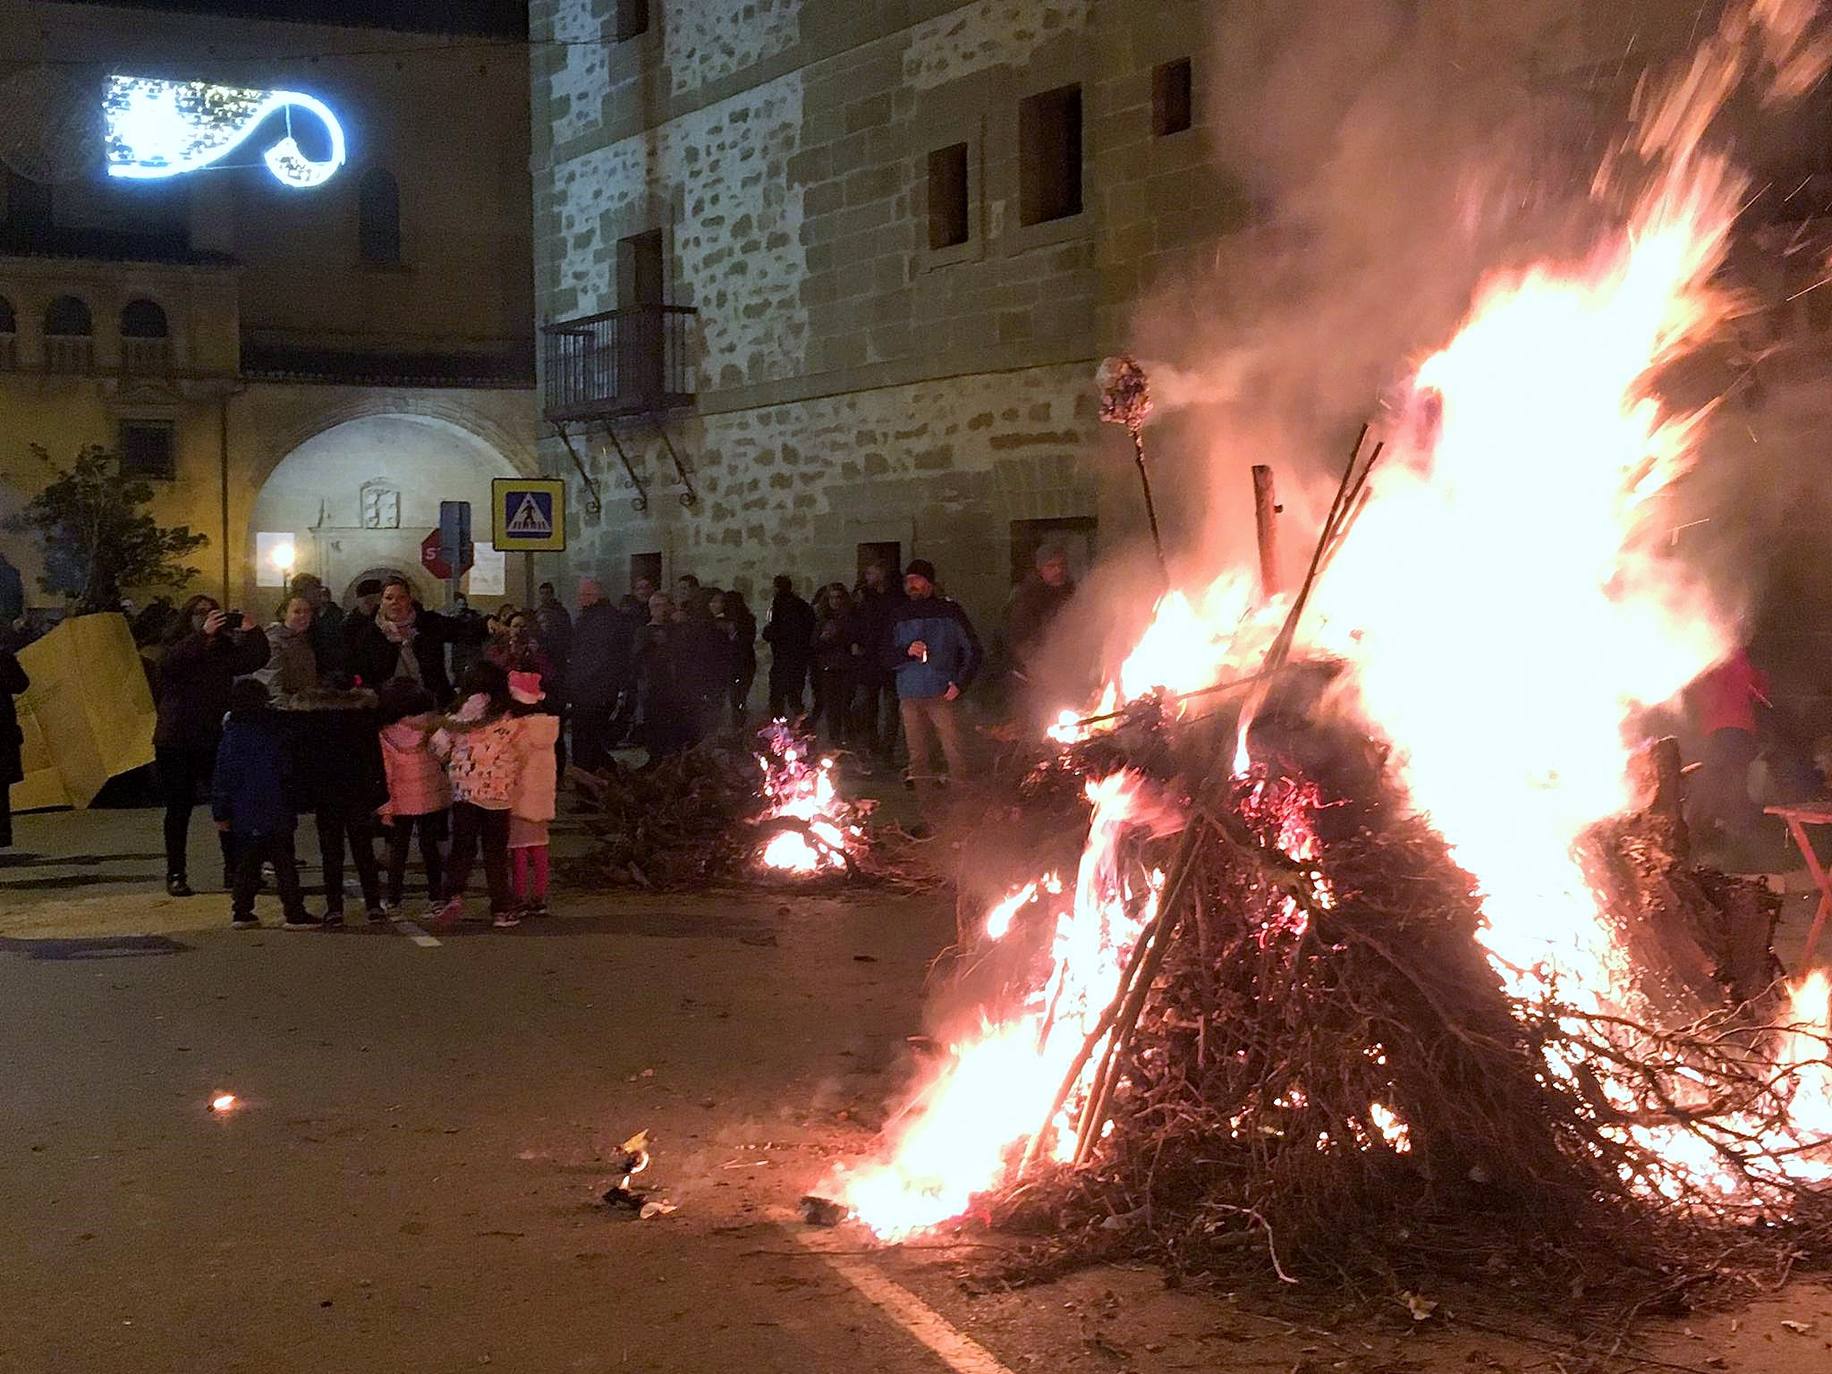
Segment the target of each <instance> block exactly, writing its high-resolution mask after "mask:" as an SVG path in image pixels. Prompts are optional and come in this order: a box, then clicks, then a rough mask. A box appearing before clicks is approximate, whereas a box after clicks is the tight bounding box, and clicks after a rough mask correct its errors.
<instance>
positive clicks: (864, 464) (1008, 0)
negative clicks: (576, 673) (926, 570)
mask: <svg viewBox="0 0 1832 1374" xmlns="http://www.w3.org/2000/svg"><path fill="white" fill-rule="evenodd" d="M614 8H615V7H614V5H613V4H612V3H611V0H535V4H534V6H533V10H534V15H533V30H532V31H533V33H534V35H535V37H536V38H537V39H538V38H541V37H545V36H549V35H555V36H559V37H562V38H565V39H567V40H569V41H572V42H577V41H578V40H580V39H584V38H603V37H606V36H608V35H609V34H610V33H612V32H613V27H612V26H613V24H614ZM1094 9H1095V5H1094V3H1093V0H975V2H974V3H969V4H960V3H954V4H949V3H939V2H938V0H916V2H915V3H891V0H758V3H755V4H747V5H744V6H742V7H740V6H733V5H729V4H721V3H717V2H716V0H674V2H673V3H666V4H655V5H652V7H651V12H652V15H653V23H652V25H651V29H650V31H649V32H648V33H645V34H643V35H640V36H638V37H635V38H632V39H629V40H627V41H625V42H623V43H616V42H609V43H606V44H605V46H603V47H577V46H568V47H565V48H561V49H558V50H554V49H548V48H544V47H542V46H539V45H537V47H536V50H535V55H534V59H533V60H534V71H533V87H534V100H535V191H534V194H535V243H536V283H537V305H536V308H537V313H538V314H539V316H540V318H541V319H542V320H561V319H567V318H572V317H575V316H580V315H586V314H593V313H596V312H598V311H602V310H609V309H615V308H617V306H618V305H619V304H620V302H619V300H618V297H617V291H618V271H617V253H618V242H619V240H621V239H624V238H628V237H631V236H634V235H637V234H641V233H644V232H648V231H651V230H655V229H660V230H662V231H663V232H664V235H665V241H666V253H667V278H668V286H669V292H668V298H669V300H670V302H671V303H674V304H680V305H688V306H692V307H694V308H696V309H697V310H698V312H699V314H698V318H697V321H696V363H697V369H696V388H695V389H696V391H697V401H696V405H695V407H694V409H693V411H692V412H690V413H683V414H680V415H678V416H675V417H671V419H670V420H669V434H668V438H669V440H670V441H671V442H672V444H673V446H674V449H675V451H676V452H677V453H678V454H679V456H680V457H681V459H682V461H683V462H684V463H685V464H686V465H687V466H688V467H689V469H690V470H691V471H690V474H689V480H690V481H691V483H692V485H693V487H694V488H695V490H696V493H697V496H698V500H697V502H695V503H694V504H693V505H691V506H689V505H683V504H682V502H681V500H680V497H681V496H682V495H683V494H684V487H683V484H682V482H681V481H680V480H679V478H678V477H677V476H676V473H675V468H674V463H673V460H672V459H671V457H670V456H669V453H668V449H667V446H666V445H664V444H663V442H662V441H661V440H660V438H659V437H658V436H657V435H656V433H655V432H654V430H653V428H652V427H649V426H645V425H642V424H633V425H628V426H625V427H621V428H620V429H619V434H618V437H619V439H620V441H621V443H622V444H623V447H624V448H625V450H626V452H627V453H628V455H629V456H630V458H631V460H632V462H633V463H634V465H635V467H636V470H637V473H638V477H639V479H640V480H641V482H642V483H643V484H644V485H645V486H646V487H647V489H648V501H647V505H646V508H645V509H643V510H640V511H638V510H635V509H633V508H632V504H631V498H632V497H633V496H634V495H635V492H634V490H633V488H632V487H631V485H630V483H629V480H628V478H627V477H626V476H625V475H624V473H623V468H622V464H621V462H620V460H619V459H618V457H617V456H616V454H615V452H614V451H613V450H612V448H611V446H610V445H609V444H608V443H607V442H606V440H605V437H604V436H603V435H602V434H601V433H596V432H594V433H592V434H591V435H589V436H583V437H582V436H579V435H577V434H575V442H576V443H577V444H578V445H579V447H580V451H581V453H582V454H583V455H584V457H585V460H586V463H587V466H588V470H589V471H590V472H591V474H592V476H593V478H594V480H596V481H597V482H599V483H600V484H601V485H602V487H603V490H604V503H603V504H604V509H603V510H602V512H600V513H598V514H593V513H591V512H590V510H589V508H588V505H589V503H588V502H586V501H575V503H574V506H575V509H576V510H577V511H579V512H580V524H579V528H578V531H577V534H578V540H577V549H576V552H575V554H574V556H573V559H572V562H573V564H574V567H575V568H576V569H577V570H580V571H585V570H591V571H594V572H598V573H600V574H602V575H604V576H606V577H607V578H608V579H609V581H610V582H611V584H612V585H613V586H618V585H621V584H622V582H623V580H624V577H625V575H626V573H627V568H628V558H629V556H630V555H632V554H642V553H660V554H662V555H663V557H664V565H665V567H666V569H667V570H668V572H669V574H670V575H674V574H677V573H679V572H681V571H692V572H694V573H696V574H697V575H698V576H700V577H701V578H702V579H704V580H707V581H714V582H721V583H733V582H735V583H737V584H738V585H740V586H744V587H746V589H747V590H750V591H751V592H753V593H754V594H755V593H756V592H758V591H760V590H763V589H767V585H768V580H769V577H770V576H771V575H772V574H774V573H776V572H778V571H791V572H794V573H796V574H799V575H801V576H802V578H803V579H804V581H814V580H831V579H834V578H839V577H844V578H847V579H850V578H851V577H852V575H853V570H854V568H855V566H856V548H855V546H856V545H857V544H859V543H863V542H889V541H895V542H897V543H899V544H900V545H901V551H902V554H903V556H904V557H905V558H906V559H907V558H910V557H913V556H919V555H920V556H926V557H930V558H933V559H934V560H935V561H936V562H937V563H939V564H941V565H942V566H943V570H944V574H945V576H946V578H947V580H948V582H949V585H950V586H951V588H952V589H953V590H954V591H955V592H956V593H957V594H959V595H961V596H962V597H963V599H965V600H967V601H968V602H969V605H970V606H971V608H972V609H973V610H974V611H975V612H976V613H977V614H978V615H980V616H981V617H983V618H984V617H990V616H993V615H994V614H995V613H996V611H997V608H998V607H999V606H1000V605H1001V604H1002V602H1003V599H1004V596H1005V593H1006V590H1007V588H1008V586H1009V580H1010V579H1009V569H1010V553H1009V543H1010V529H1009V523H1010V521H1012V520H1019V519H1045V518H1061V517H1085V516H1089V515H1092V514H1094V513H1095V512H1096V509H1097V506H1098V504H1099V502H1098V486H1099V484H1098V482H1097V481H1096V478H1095V475H1094V471H1095V467H1096V464H1097V462H1098V454H1099V451H1100V440H1099V439H1098V438H1097V436H1096V433H1095V431H1096V429H1097V428H1098V427H1097V426H1096V425H1095V424H1094V423H1093V392H1092V385H1091V376H1092V371H1093V367H1094V363H1095V361H1096V360H1097V357H1098V353H1097V350H1096V347H1095V337H1094V336H1095V329H1096V310H1097V296H1098V283H1097V277H1096V270H1095V252H1094V248H1093V243H1092V233H1093V226H1094V221H1095V218H1096V214H1095V211H1096V207H1095V206H1094V204H1093V203H1092V202H1091V201H1090V203H1089V204H1088V206H1087V209H1086V211H1085V212H1084V213H1082V214H1080V215H1074V216H1070V217H1068V218H1066V219H1062V220H1058V221H1056V222H1053V223H1048V224H1041V225H1035V226H1020V225H1019V224H1018V218H1019V217H1018V214H1017V196H1018V190H1019V187H1018V165H1017V101H1018V98H1019V97H1020V96H1021V95H1024V94H1029V93H1032V92H1036V91H1043V90H1048V89H1051V88H1054V87H1057V86H1061V85H1064V84H1068V83H1071V82H1078V81H1087V80H1088V78H1089V74H1090V72H1091V70H1092V60H1093V59H1092V49H1091V47H1090V42H1089V39H1090V34H1089V25H1090V23H1091V20H1092V16H1093V11H1094ZM1095 95H1096V92H1095V91H1094V89H1093V88H1090V89H1089V95H1088V98H1089V100H1090V102H1092V100H1093V99H1094V98H1095ZM1093 116H1094V110H1093V106H1092V104H1090V106H1089V118H1090V120H1092V118H1093ZM954 143H965V144H967V145H968V149H969V167H970V185H969V217H970V224H971V232H970V236H969V241H968V243H966V244H965V245H961V246H957V247H951V248H948V249H943V250H940V251H932V250H931V249H930V246H929V235H928V222H929V221H928V204H927V194H928V192H927V174H928V156H929V153H930V152H931V151H932V150H934V149H936V148H940V147H943V146H947V145H950V144H954ZM542 462H543V466H545V467H546V468H548V469H549V470H557V469H558V468H559V467H561V466H563V465H568V464H570V462H571V459H570V458H569V457H568V456H567V454H566V452H565V450H564V448H563V447H562V446H561V445H560V444H559V442H558V441H557V440H549V441H546V442H545V443H544V444H543V448H542Z"/></svg>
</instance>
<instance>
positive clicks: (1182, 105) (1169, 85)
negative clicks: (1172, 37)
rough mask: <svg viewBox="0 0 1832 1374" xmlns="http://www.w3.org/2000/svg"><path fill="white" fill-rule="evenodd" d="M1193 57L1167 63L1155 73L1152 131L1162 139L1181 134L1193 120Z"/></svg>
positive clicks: (1152, 90)
mask: <svg viewBox="0 0 1832 1374" xmlns="http://www.w3.org/2000/svg"><path fill="white" fill-rule="evenodd" d="M1192 89H1193V88H1192V83H1191V70H1190V60H1189V58H1187V57H1180V58H1178V59H1177V60H1176V61H1175V62H1166V63H1164V64H1163V65H1162V66H1159V67H1157V68H1156V69H1155V70H1153V72H1152V74H1151V131H1152V133H1153V134H1155V135H1157V137H1159V138H1163V137H1165V136H1166V135H1167V134H1180V133H1182V132H1183V131H1184V130H1185V129H1187V128H1189V127H1190V124H1191V123H1192V122H1193V121H1192V117H1193V114H1194V105H1193V102H1192V98H1191V96H1192Z"/></svg>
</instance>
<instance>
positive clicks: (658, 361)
mask: <svg viewBox="0 0 1832 1374" xmlns="http://www.w3.org/2000/svg"><path fill="white" fill-rule="evenodd" d="M664 249H665V243H664V239H663V235H662V231H661V230H659V229H651V230H649V231H648V232H646V233H642V234H632V235H631V236H630V237H629V238H627V239H620V240H618V243H617V303H618V305H619V306H620V307H621V313H620V316H619V318H618V321H617V335H616V338H617V394H618V395H620V396H629V397H658V396H660V395H661V391H662V378H663V373H664V372H665V371H666V367H665V359H664V353H665V349H666V337H665V335H666V331H665V330H664V329H663V326H662V312H661V310H660V309H659V308H658V307H660V306H662V305H663V304H665V303H666V300H667V294H668V260H667V254H666V252H665V251H664Z"/></svg>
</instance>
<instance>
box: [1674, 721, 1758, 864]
mask: <svg viewBox="0 0 1832 1374" xmlns="http://www.w3.org/2000/svg"><path fill="white" fill-rule="evenodd" d="M1760 752H1761V750H1760V748H1759V747H1758V745H1757V743H1756V737H1755V736H1754V735H1752V734H1750V733H1749V731H1747V730H1737V729H1725V730H1713V731H1712V732H1711V735H1710V737H1709V738H1708V739H1706V741H1705V747H1704V759H1703V761H1702V762H1703V766H1702V767H1701V768H1700V769H1699V770H1698V778H1697V780H1696V781H1695V782H1694V783H1693V786H1692V816H1691V823H1692V825H1693V826H1695V827H1696V828H1698V829H1699V830H1701V831H1703V832H1705V834H1706V835H1708V834H1709V833H1710V831H1711V829H1712V828H1713V827H1714V826H1716V827H1719V828H1721V829H1722V830H1723V832H1724V835H1725V837H1726V838H1727V839H1729V840H1731V841H1733V842H1737V843H1743V842H1747V841H1749V840H1751V839H1753V838H1755V837H1756V836H1758V835H1759V834H1760V833H1761V829H1762V808H1761V806H1760V805H1758V804H1757V803H1756V802H1755V801H1753V800H1752V799H1751V798H1750V795H1749V765H1750V764H1752V763H1754V762H1755V761H1756V756H1757V755H1758V754H1759V753H1760ZM1738 857H1739V858H1742V857H1744V856H1741V855H1739V856H1738Z"/></svg>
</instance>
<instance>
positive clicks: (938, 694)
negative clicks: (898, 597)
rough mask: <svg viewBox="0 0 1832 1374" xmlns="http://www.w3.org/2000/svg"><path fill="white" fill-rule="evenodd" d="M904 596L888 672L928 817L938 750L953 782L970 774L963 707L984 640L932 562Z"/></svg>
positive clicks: (912, 573) (918, 566) (910, 579)
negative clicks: (943, 589) (945, 590)
mask: <svg viewBox="0 0 1832 1374" xmlns="http://www.w3.org/2000/svg"><path fill="white" fill-rule="evenodd" d="M903 591H904V601H903V603H902V604H901V605H899V606H897V607H896V608H895V610H894V611H893V612H892V614H893V616H894V618H893V619H892V621H891V629H890V644H889V646H888V647H887V648H886V649H885V651H884V654H885V666H886V667H888V668H889V669H890V670H891V671H892V672H893V673H894V674H895V675H896V678H897V707H898V711H899V714H900V715H901V717H902V719H903V737H904V740H905V741H906V742H907V744H908V746H909V751H910V779H911V781H913V782H914V783H915V784H916V791H917V795H918V796H919V797H920V798H921V800H922V805H923V810H924V813H925V815H926V814H927V813H928V812H929V810H930V808H931V806H932V804H933V800H934V796H935V790H936V787H937V783H938V778H937V775H936V772H935V746H936V745H937V744H938V743H939V744H940V745H941V751H942V753H943V754H944V755H945V756H946V757H947V760H948V775H949V777H950V778H951V779H952V780H953V781H954V782H956V783H961V782H965V781H966V780H967V778H968V777H969V776H970V774H971V771H972V768H971V765H970V763H969V761H968V758H967V739H966V728H965V726H964V725H963V724H962V723H961V716H960V712H961V705H960V700H961V695H962V694H963V693H964V692H965V691H966V690H967V689H968V688H969V687H971V686H972V685H973V679H974V677H975V675H976V674H978V672H979V671H980V660H981V658H982V654H981V651H980V640H979V636H978V635H976V634H974V632H973V623H972V622H971V621H970V620H968V619H967V613H966V611H964V610H962V609H961V605H960V603H959V602H958V601H955V600H952V599H951V598H949V597H945V596H940V595H938V594H937V593H936V590H935V565H934V564H933V563H931V562H929V561H928V560H927V559H926V558H918V559H916V560H915V561H914V562H913V563H911V564H910V566H909V569H908V571H906V572H905V573H904V575H903Z"/></svg>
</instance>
